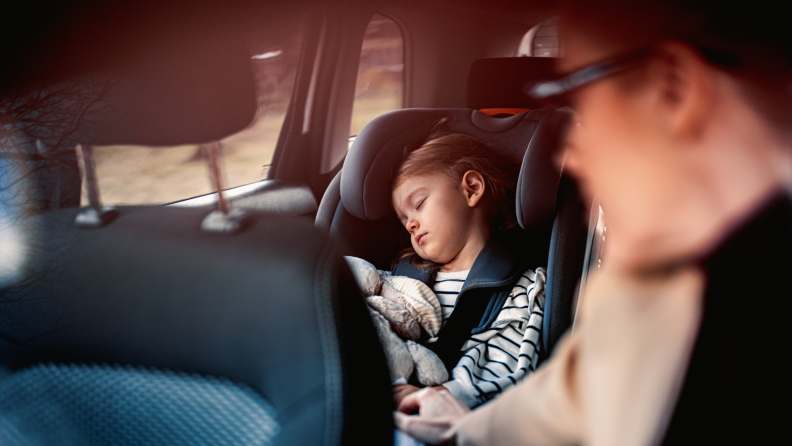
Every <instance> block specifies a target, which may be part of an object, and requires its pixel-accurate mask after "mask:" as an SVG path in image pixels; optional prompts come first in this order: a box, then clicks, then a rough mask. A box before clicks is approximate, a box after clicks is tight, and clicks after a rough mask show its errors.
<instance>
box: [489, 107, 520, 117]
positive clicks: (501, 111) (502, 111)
mask: <svg viewBox="0 0 792 446" xmlns="http://www.w3.org/2000/svg"><path fill="white" fill-rule="evenodd" d="M529 110H530V109H529V108H482V109H480V110H479V111H480V112H481V113H484V114H485V115H487V116H495V115H517V114H520V113H522V112H527V111H529Z"/></svg>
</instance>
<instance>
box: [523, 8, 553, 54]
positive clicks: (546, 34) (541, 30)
mask: <svg viewBox="0 0 792 446" xmlns="http://www.w3.org/2000/svg"><path fill="white" fill-rule="evenodd" d="M517 55H518V56H533V57H560V56H561V53H560V45H559V43H558V17H551V18H549V19H547V20H545V21H544V22H542V23H540V24H538V25H536V26H535V27H533V28H531V29H530V30H529V31H528V32H527V33H525V36H524V37H523V39H522V42H520V48H519V49H518V50H517Z"/></svg>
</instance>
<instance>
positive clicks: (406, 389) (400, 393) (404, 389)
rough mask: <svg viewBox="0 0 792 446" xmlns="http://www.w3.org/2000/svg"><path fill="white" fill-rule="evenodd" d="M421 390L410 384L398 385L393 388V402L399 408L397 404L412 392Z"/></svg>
mask: <svg viewBox="0 0 792 446" xmlns="http://www.w3.org/2000/svg"><path fill="white" fill-rule="evenodd" d="M419 390H421V389H420V387H415V386H413V385H411V384H398V385H395V386H393V401H394V402H395V403H396V407H399V403H401V400H402V399H403V398H404V397H405V396H407V395H409V394H411V393H414V392H417V391H419Z"/></svg>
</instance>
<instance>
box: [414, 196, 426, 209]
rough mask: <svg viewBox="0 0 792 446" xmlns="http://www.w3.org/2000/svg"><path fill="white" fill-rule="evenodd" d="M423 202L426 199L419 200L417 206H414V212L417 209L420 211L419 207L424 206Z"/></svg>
mask: <svg viewBox="0 0 792 446" xmlns="http://www.w3.org/2000/svg"><path fill="white" fill-rule="evenodd" d="M424 201H426V198H424V199H423V200H421V201H419V202H418V204H417V205H416V206H415V210H416V211H417V210H418V209H421V206H423V204H424Z"/></svg>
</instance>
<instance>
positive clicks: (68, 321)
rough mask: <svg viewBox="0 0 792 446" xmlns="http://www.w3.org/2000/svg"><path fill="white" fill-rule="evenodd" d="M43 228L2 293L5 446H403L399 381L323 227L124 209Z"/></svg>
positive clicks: (68, 216)
mask: <svg viewBox="0 0 792 446" xmlns="http://www.w3.org/2000/svg"><path fill="white" fill-rule="evenodd" d="M118 212H119V213H118V216H117V218H116V219H115V220H114V221H112V222H111V223H110V224H108V225H107V226H105V227H102V228H98V229H85V228H80V227H77V226H76V225H75V223H74V220H75V216H76V214H77V209H70V210H65V211H59V212H53V213H46V214H42V216H41V217H40V218H38V219H37V220H36V222H35V223H36V224H35V225H32V226H31V227H34V228H37V229H36V231H37V233H38V237H37V240H38V243H37V245H36V246H37V249H36V251H35V252H32V254H31V257H30V258H29V259H28V264H29V265H30V268H31V271H30V272H29V274H27V275H26V277H25V278H23V279H22V280H21V281H20V282H18V283H16V284H15V285H12V286H9V287H6V288H4V289H3V290H2V294H0V332H1V333H2V336H0V368H1V369H2V373H0V443H1V444H3V445H16V444H174V445H175V444H184V445H188V444H189V445H194V444H290V445H303V444H339V445H340V444H359V443H361V442H363V441H373V442H376V443H377V444H380V443H382V444H388V443H389V442H390V441H391V436H392V431H391V429H392V421H391V415H390V409H391V407H390V405H391V397H390V391H389V388H388V382H389V380H388V372H387V368H386V366H385V361H384V357H383V355H382V353H381V351H380V347H379V344H378V343H377V341H376V340H375V339H376V334H375V333H374V330H373V327H372V326H371V323H370V321H369V318H368V314H367V312H366V310H365V307H364V305H363V303H362V301H361V300H360V299H359V292H358V291H357V288H356V285H355V283H354V279H353V278H352V277H351V273H350V272H349V271H348V269H347V266H346V264H345V263H344V262H343V260H342V257H341V256H340V254H339V252H338V250H337V248H336V246H335V244H334V243H332V242H330V241H328V239H327V237H326V236H325V235H322V234H319V233H318V232H317V231H315V230H314V229H313V227H312V226H311V225H310V223H309V222H305V221H302V220H299V219H290V218H279V217H275V216H272V215H268V214H264V213H254V214H253V218H252V222H251V224H250V226H249V227H247V228H246V229H245V230H243V231H242V232H240V233H237V234H235V235H233V236H221V235H218V234H211V233H206V232H202V231H200V229H199V228H200V226H201V221H202V219H203V218H204V217H205V214H206V210H205V209H200V208H175V207H120V208H118Z"/></svg>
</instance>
